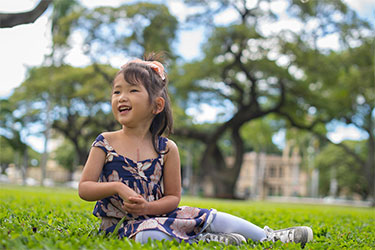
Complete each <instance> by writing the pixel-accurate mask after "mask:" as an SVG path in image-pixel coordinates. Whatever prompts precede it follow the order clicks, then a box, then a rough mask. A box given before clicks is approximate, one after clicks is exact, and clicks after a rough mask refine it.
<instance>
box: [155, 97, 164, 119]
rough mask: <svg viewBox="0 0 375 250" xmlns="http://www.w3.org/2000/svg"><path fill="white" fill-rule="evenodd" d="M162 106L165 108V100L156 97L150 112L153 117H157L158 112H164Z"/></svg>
mask: <svg viewBox="0 0 375 250" xmlns="http://www.w3.org/2000/svg"><path fill="white" fill-rule="evenodd" d="M164 106H165V100H164V98H163V97H160V96H159V97H158V98H156V100H155V106H154V111H153V112H152V113H153V114H154V115H157V114H159V113H160V112H162V111H163V110H164Z"/></svg>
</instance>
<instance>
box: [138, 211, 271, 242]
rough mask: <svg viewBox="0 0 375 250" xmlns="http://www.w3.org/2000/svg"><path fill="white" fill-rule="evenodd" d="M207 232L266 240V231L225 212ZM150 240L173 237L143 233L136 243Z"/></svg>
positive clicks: (153, 231)
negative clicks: (235, 234)
mask: <svg viewBox="0 0 375 250" xmlns="http://www.w3.org/2000/svg"><path fill="white" fill-rule="evenodd" d="M205 232H208V233H238V234H241V235H243V236H244V237H245V238H246V239H252V240H253V241H261V240H263V239H265V238H266V234H265V232H264V230H263V229H261V228H260V227H258V226H256V225H254V224H253V223H251V222H249V221H247V220H244V219H242V218H239V217H237V216H233V215H231V214H227V213H223V212H217V213H216V216H215V219H214V220H213V221H212V223H211V224H210V225H209V226H208V228H207V229H206V231H205ZM149 239H151V240H173V238H172V237H171V236H169V235H168V234H165V233H163V232H160V231H158V230H147V231H141V232H139V233H137V235H136V236H135V241H136V242H140V243H147V241H148V240H149Z"/></svg>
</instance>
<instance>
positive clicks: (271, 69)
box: [173, 0, 371, 197]
mask: <svg viewBox="0 0 375 250" xmlns="http://www.w3.org/2000/svg"><path fill="white" fill-rule="evenodd" d="M186 2H187V3H190V4H195V5H200V7H203V8H197V9H198V10H204V11H202V12H200V13H198V14H197V15H195V16H194V17H193V20H199V21H202V19H205V20H206V21H205V22H204V23H205V24H209V25H210V31H211V33H210V36H209V38H208V40H207V42H206V44H205V45H204V56H203V59H201V60H197V61H194V62H192V63H187V64H185V65H184V67H183V69H182V70H181V69H180V70H179V71H178V72H176V75H175V76H173V79H176V80H175V81H174V82H173V83H174V84H175V85H176V86H178V87H179V89H180V90H183V89H185V91H181V92H180V93H182V95H181V96H180V97H181V98H185V100H186V101H187V102H188V103H190V105H189V104H188V107H187V108H191V107H193V106H197V103H198V106H199V104H202V103H208V104H210V105H214V106H217V107H220V106H221V107H222V109H223V110H225V111H226V112H227V113H226V116H225V119H222V120H221V121H220V122H216V123H215V124H212V126H211V128H210V129H207V130H200V129H195V128H193V127H191V126H181V127H179V128H178V129H176V132H177V134H178V135H181V136H187V137H191V138H195V139H197V140H200V141H202V143H204V144H205V146H206V148H205V151H204V153H203V155H202V159H201V167H202V168H203V169H204V174H205V175H206V176H210V177H211V180H212V182H214V183H215V188H216V195H217V196H220V197H233V196H234V190H235V185H236V182H237V178H238V175H239V172H240V168H241V165H242V159H243V154H244V140H243V137H242V136H241V134H240V133H239V131H240V129H241V127H242V126H243V125H244V124H246V123H248V122H249V121H252V120H255V119H258V118H260V117H264V116H267V115H269V114H271V113H275V114H280V115H281V116H282V117H284V118H287V119H288V120H289V121H295V122H294V123H291V124H292V125H293V126H298V127H301V128H302V127H304V128H306V129H310V130H313V129H314V131H318V132H321V131H324V125H325V124H326V123H328V122H330V121H332V120H334V119H338V117H343V116H344V115H347V113H348V112H349V111H350V110H351V109H350V107H348V105H344V106H341V108H343V109H341V110H340V109H339V107H340V104H342V103H343V102H345V101H344V100H346V101H349V102H351V101H352V100H353V99H352V98H350V99H346V98H347V97H350V96H342V95H338V93H337V92H336V91H339V90H340V89H342V86H341V85H340V84H341V82H340V81H339V80H338V79H337V78H334V77H333V76H334V75H336V68H337V65H336V64H340V61H339V60H337V59H336V58H333V57H334V56H335V55H337V54H339V55H340V56H341V55H343V54H345V53H347V52H346V51H348V50H349V51H350V50H352V49H354V48H355V47H358V45H361V44H364V43H365V40H366V38H365V37H366V36H368V35H369V34H370V27H369V25H368V24H366V23H365V22H362V21H361V20H359V19H358V18H357V17H356V15H355V13H354V12H353V11H352V10H350V9H348V7H347V6H346V5H345V4H344V3H342V2H341V1H324V2H322V1H310V2H307V3H302V2H300V1H285V3H286V4H289V6H288V8H286V9H285V12H286V13H288V14H289V15H290V16H292V17H293V20H294V25H297V26H298V25H299V26H300V28H299V29H298V28H297V29H292V28H293V27H290V26H289V27H286V28H285V29H277V27H275V26H272V22H275V21H277V19H278V17H279V16H280V15H281V14H280V13H277V10H275V7H274V6H271V5H272V2H270V1H261V0H259V1H254V3H255V4H254V5H253V6H250V4H248V3H247V1H219V0H218V1H211V2H210V3H207V2H197V1H186ZM229 10H230V11H231V12H230V13H232V14H233V13H236V18H235V20H233V22H231V23H229V24H226V25H215V20H217V19H215V18H216V17H217V15H218V14H222V15H223V13H224V11H229ZM270 20H271V22H270ZM267 25H268V26H267ZM267 27H270V28H267ZM270 29H272V30H271V31H270ZM333 34H334V36H335V37H337V39H338V41H339V42H341V43H342V44H344V45H343V46H342V47H341V51H339V52H333V51H330V50H329V49H326V48H322V47H321V46H318V45H317V44H319V42H321V41H322V39H324V38H325V37H327V35H333ZM343 51H345V52H343ZM348 62H349V61H348ZM316 68H319V69H320V71H319V74H324V79H326V81H319V82H318V81H317V80H316V78H315V79H314V78H313V76H315V77H317V75H318V74H317V73H316V71H314V70H315V69H316ZM320 85H322V88H321V89H319V87H317V86H320ZM347 86H348V84H346V85H345V87H347ZM314 87H316V88H314ZM187 90H191V91H192V93H191V92H189V91H187ZM323 90H324V91H323ZM344 91H348V89H347V88H344ZM186 93H188V94H186ZM177 94H178V93H177ZM367 101H371V100H366V101H365V102H366V103H368V102H367ZM228 133H229V134H230V135H231V138H232V147H233V149H234V158H235V161H234V163H233V164H231V165H228V164H227V162H226V161H225V152H223V150H222V148H221V147H220V143H219V142H220V140H221V139H222V138H223V135H224V134H228ZM323 135H324V134H323Z"/></svg>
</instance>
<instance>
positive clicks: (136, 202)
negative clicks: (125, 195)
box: [123, 195, 150, 216]
mask: <svg viewBox="0 0 375 250" xmlns="http://www.w3.org/2000/svg"><path fill="white" fill-rule="evenodd" d="M149 206H150V204H149V203H148V201H146V200H145V199H144V198H143V197H142V196H141V195H137V196H132V197H129V199H128V201H125V200H124V205H123V209H125V210H126V211H127V212H128V213H130V214H133V215H137V216H140V215H147V214H148V209H149Z"/></svg>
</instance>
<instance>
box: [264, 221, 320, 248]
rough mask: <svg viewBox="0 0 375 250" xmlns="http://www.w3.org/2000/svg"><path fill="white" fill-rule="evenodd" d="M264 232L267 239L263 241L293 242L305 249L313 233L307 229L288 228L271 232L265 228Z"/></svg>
mask: <svg viewBox="0 0 375 250" xmlns="http://www.w3.org/2000/svg"><path fill="white" fill-rule="evenodd" d="M264 232H265V233H266V236H267V238H266V239H265V240H264V241H273V242H275V241H277V240H280V241H281V242H283V243H288V242H295V243H301V247H302V248H303V247H305V244H306V243H307V242H309V241H311V240H312V239H313V231H312V229H311V228H309V227H290V228H285V229H280V230H272V229H271V228H269V227H267V226H265V227H264Z"/></svg>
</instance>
